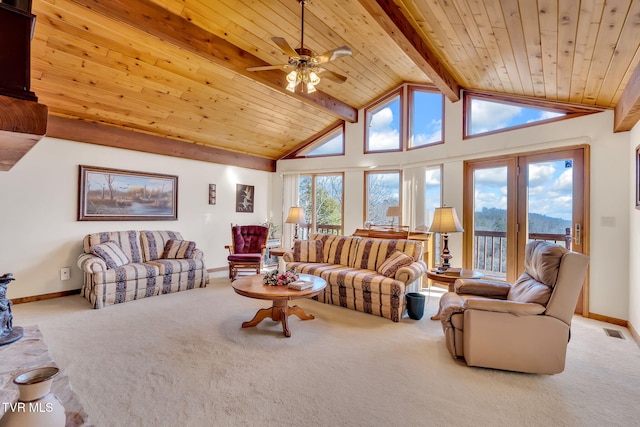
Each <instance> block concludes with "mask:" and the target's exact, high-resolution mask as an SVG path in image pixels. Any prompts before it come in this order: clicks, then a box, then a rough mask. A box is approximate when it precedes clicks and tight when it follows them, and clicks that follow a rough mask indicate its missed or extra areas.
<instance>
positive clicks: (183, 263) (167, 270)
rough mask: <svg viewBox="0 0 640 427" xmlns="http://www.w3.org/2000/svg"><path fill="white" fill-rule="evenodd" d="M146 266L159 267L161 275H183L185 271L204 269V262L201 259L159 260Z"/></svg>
mask: <svg viewBox="0 0 640 427" xmlns="http://www.w3.org/2000/svg"><path fill="white" fill-rule="evenodd" d="M145 264H151V265H153V266H156V267H158V270H159V272H160V274H161V275H163V276H164V275H167V274H174V273H182V272H183V271H194V270H201V269H204V268H205V266H204V261H203V260H201V259H157V260H155V261H149V262H147V263H145Z"/></svg>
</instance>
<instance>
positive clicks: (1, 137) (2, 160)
mask: <svg viewBox="0 0 640 427" xmlns="http://www.w3.org/2000/svg"><path fill="white" fill-rule="evenodd" d="M47 113H48V109H47V106H46V105H43V104H39V103H37V102H34V101H28V100H25V99H19V98H13V97H10V96H4V95H0V171H8V170H10V169H11V168H12V167H13V166H14V165H15V164H16V163H18V161H19V160H20V159H22V157H23V156H24V155H25V154H27V152H28V151H29V150H31V148H33V146H34V145H35V144H36V143H37V142H38V141H39V140H40V139H41V138H42V137H43V136H44V134H45V131H46V130H47Z"/></svg>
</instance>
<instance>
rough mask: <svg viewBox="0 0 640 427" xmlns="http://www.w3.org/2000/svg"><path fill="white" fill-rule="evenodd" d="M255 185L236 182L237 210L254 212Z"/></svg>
mask: <svg viewBox="0 0 640 427" xmlns="http://www.w3.org/2000/svg"><path fill="white" fill-rule="evenodd" d="M253 190H254V187H253V185H244V184H236V212H253V197H254V194H253Z"/></svg>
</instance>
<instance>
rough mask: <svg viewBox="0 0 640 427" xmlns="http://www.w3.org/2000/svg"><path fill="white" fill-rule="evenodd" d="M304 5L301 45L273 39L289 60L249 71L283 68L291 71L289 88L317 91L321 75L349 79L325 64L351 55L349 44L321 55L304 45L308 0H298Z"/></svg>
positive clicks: (334, 79)
mask: <svg viewBox="0 0 640 427" xmlns="http://www.w3.org/2000/svg"><path fill="white" fill-rule="evenodd" d="M298 3H300V5H301V6H302V15H301V26H300V27H301V29H300V47H299V48H297V49H293V48H292V47H291V46H290V45H289V43H287V41H286V40H285V39H284V38H283V37H272V38H271V40H273V42H274V43H275V44H276V45H277V46H278V47H279V48H280V49H281V50H282V51H283V52H284V53H286V54H287V55H289V62H288V63H287V64H280V65H264V66H259V67H249V68H247V70H248V71H264V70H283V71H289V74H287V82H288V84H287V90H288V91H290V92H295V91H296V88H297V87H301V88H302V90H303V91H306V92H307V93H312V92H315V91H316V88H315V86H316V85H317V84H318V83H320V76H319V74H322V76H324V77H327V78H329V79H331V80H333V81H335V82H337V83H343V82H345V81H346V80H347V78H346V77H345V76H342V75H340V74H337V73H334V72H333V71H329V70H327V69H325V68H323V67H321V65H322V64H325V63H327V62H329V61H333V60H334V59H338V58H341V57H343V56H349V55H351V48H350V47H349V46H341V47H337V48H335V49H331V50H329V51H327V52H325V53H323V54H321V55H314V54H313V51H312V50H311V49H307V48H305V47H304V6H305V4H306V3H307V1H306V0H298Z"/></svg>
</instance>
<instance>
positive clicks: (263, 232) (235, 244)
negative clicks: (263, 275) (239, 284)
mask: <svg viewBox="0 0 640 427" xmlns="http://www.w3.org/2000/svg"><path fill="white" fill-rule="evenodd" d="M268 239H269V227H266V226H264V225H231V245H229V246H225V247H226V248H227V249H229V256H228V257H227V261H228V262H229V279H231V280H232V281H233V280H235V278H236V276H237V275H238V271H239V270H241V269H244V270H252V271H255V273H256V274H259V273H260V270H261V269H262V260H263V259H264V251H265V249H266V248H267V240H268Z"/></svg>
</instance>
